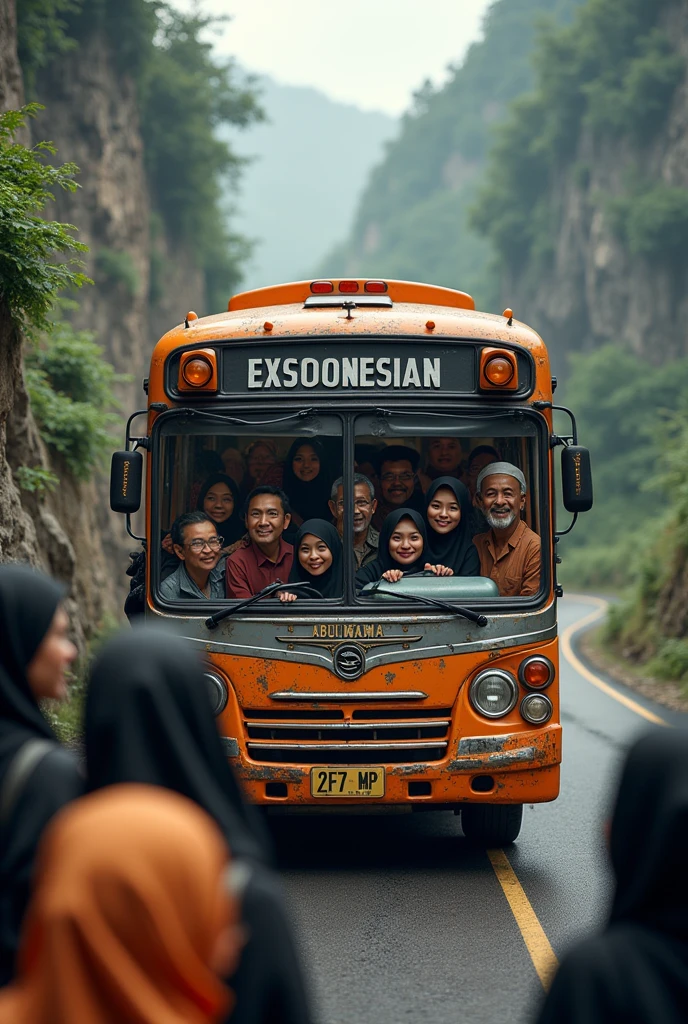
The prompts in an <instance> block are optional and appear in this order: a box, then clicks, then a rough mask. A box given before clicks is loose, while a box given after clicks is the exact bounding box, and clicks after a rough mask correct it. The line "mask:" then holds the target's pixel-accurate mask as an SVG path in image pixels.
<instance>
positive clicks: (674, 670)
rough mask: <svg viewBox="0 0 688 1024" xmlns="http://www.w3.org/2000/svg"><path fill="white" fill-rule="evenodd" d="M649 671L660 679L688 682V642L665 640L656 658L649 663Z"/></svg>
mask: <svg viewBox="0 0 688 1024" xmlns="http://www.w3.org/2000/svg"><path fill="white" fill-rule="evenodd" d="M647 669H648V671H649V672H650V673H651V674H652V675H654V676H658V678H659V679H673V680H676V681H677V682H683V683H685V682H688V640H684V639H679V638H677V637H670V638H669V639H667V640H664V641H663V642H662V643H661V644H660V647H659V650H658V651H657V654H656V655H655V656H654V658H651V659H650V660H649V661H648V663H647Z"/></svg>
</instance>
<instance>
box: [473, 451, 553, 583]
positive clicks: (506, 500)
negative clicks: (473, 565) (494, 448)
mask: <svg viewBox="0 0 688 1024" xmlns="http://www.w3.org/2000/svg"><path fill="white" fill-rule="evenodd" d="M476 492H477V495H478V504H479V507H480V508H481V510H482V512H483V515H484V516H485V519H486V521H487V525H488V526H489V527H490V529H489V530H488V532H487V533H481V534H478V535H477V536H476V537H474V538H473V543H474V544H475V546H476V548H477V549H478V554H479V555H480V574H481V576H488V577H489V578H490V579H492V580H494V581H495V583H496V584H497V587H498V589H499V593H500V595H501V596H502V597H530V596H531V595H532V594H536V593H537V592H538V590H539V589H540V568H541V560H542V552H541V544H540V538H539V537H538V535H537V534H536V533H534V532H533V531H532V530H531V529H529V528H528V527H527V526H526V524H525V523H524V522H523V520H522V519H521V512H522V511H523V509H524V507H525V503H526V478H525V477H524V475H523V473H522V472H521V470H520V469H518V467H517V466H514V465H512V464H511V463H510V462H493V463H492V464H491V465H489V466H486V467H485V469H483V470H482V472H481V473H480V475H479V476H478V481H477V484H476Z"/></svg>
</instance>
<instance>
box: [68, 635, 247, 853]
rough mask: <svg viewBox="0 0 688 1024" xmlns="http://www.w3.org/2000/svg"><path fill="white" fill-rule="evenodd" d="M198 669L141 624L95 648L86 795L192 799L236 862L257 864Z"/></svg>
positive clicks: (178, 647) (191, 658)
mask: <svg viewBox="0 0 688 1024" xmlns="http://www.w3.org/2000/svg"><path fill="white" fill-rule="evenodd" d="M208 686H209V679H208V677H207V675H206V666H205V665H204V664H203V662H202V661H201V659H200V657H199V656H198V654H197V653H196V651H194V650H193V649H192V648H191V646H190V644H189V642H188V641H185V640H182V639H181V638H180V637H176V636H172V635H170V634H169V633H167V632H166V631H163V630H160V629H154V628H152V627H150V626H141V627H137V628H136V629H132V630H124V631H122V632H121V633H119V634H118V635H117V636H115V637H113V638H112V639H111V640H108V642H107V643H106V644H104V645H103V647H102V648H101V650H100V652H99V653H98V656H97V657H96V659H95V661H94V664H93V668H92V670H91V678H90V681H89V686H88V692H87V695H86V710H85V716H84V743H85V748H86V774H87V777H88V786H89V789H91V790H95V789H102V788H103V787H105V786H112V785H117V784H118V783H122V782H140V783H144V784H146V785H155V786H162V787H165V788H167V789H172V790H175V791H176V792H177V793H180V794H181V795H182V796H186V797H188V798H189V799H190V800H194V801H195V802H196V803H197V804H199V805H200V806H201V807H202V808H204V810H206V811H207V812H208V813H209V814H210V815H211V817H212V818H214V819H215V821H216V822H217V824H218V825H219V826H220V828H221V829H222V831H223V833H224V835H225V837H226V839H227V842H228V844H229V845H230V847H231V849H232V851H233V852H234V854H235V855H236V856H238V857H247V858H254V859H258V860H261V859H265V850H264V847H263V841H262V835H261V831H260V822H259V821H258V820H257V817H256V815H255V814H254V813H253V811H252V808H250V807H247V806H246V803H245V801H244V799H243V795H242V793H241V789H240V787H239V783H238V782H237V779H236V777H235V775H234V772H233V770H232V768H231V766H230V764H229V762H228V760H227V756H226V754H225V751H224V749H223V746H222V740H221V739H220V734H219V731H218V728H217V724H216V721H215V717H214V715H213V710H212V705H211V699H210V694H209V692H208Z"/></svg>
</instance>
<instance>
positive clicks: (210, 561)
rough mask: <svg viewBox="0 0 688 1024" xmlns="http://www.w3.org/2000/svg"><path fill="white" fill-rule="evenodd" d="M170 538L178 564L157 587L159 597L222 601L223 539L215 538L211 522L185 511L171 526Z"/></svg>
mask: <svg viewBox="0 0 688 1024" xmlns="http://www.w3.org/2000/svg"><path fill="white" fill-rule="evenodd" d="M171 536H172V544H173V546H174V553H175V555H176V556H177V557H178V558H179V559H180V560H181V565H180V566H179V568H178V569H175V571H174V572H173V573H172V575H171V576H168V577H167V579H166V580H163V581H162V583H161V584H160V593H161V594H162V596H163V597H164V598H165V599H166V600H167V601H186V600H188V599H189V598H198V597H204V598H206V599H207V600H213V601H216V600H218V599H220V600H222V599H223V598H224V596H225V573H224V559H223V560H222V563H223V564H222V565H220V552H221V551H222V544H223V540H224V538H222V537H220V536H218V532H217V529H216V525H215V523H214V522H213V521H212V519H209V518H208V516H207V515H206V514H205V512H185V513H184V515H182V516H179V517H178V518H177V519H175V521H174V522H173V523H172V530H171Z"/></svg>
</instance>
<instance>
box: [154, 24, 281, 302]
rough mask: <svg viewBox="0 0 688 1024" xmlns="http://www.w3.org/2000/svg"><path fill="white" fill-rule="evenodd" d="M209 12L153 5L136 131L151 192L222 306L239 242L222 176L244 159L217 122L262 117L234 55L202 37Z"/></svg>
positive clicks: (232, 173) (242, 122)
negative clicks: (220, 52)
mask: <svg viewBox="0 0 688 1024" xmlns="http://www.w3.org/2000/svg"><path fill="white" fill-rule="evenodd" d="M213 20H214V19H212V18H208V17H203V16H201V15H199V14H198V13H192V14H191V15H182V14H180V13H178V12H176V11H174V10H173V9H172V8H170V7H168V6H160V7H159V22H158V25H159V30H158V35H157V37H156V45H155V47H153V48H152V49H151V52H150V54H149V59H148V63H147V66H146V69H145V72H144V76H143V84H142V90H141V92H142V105H141V130H142V133H143V138H144V143H145V158H146V166H147V169H148V177H149V181H150V187H151V193H152V194H153V196H154V197H155V202H156V206H157V209H158V211H159V213H160V214H161V216H162V218H163V221H164V223H165V225H166V228H167V232H168V234H169V235H170V236H171V238H172V240H173V242H174V243H175V244H183V245H185V246H186V247H187V248H190V249H191V251H192V252H193V254H194V257H195V259H196V260H197V262H198V263H199V265H200V266H201V267H202V268H203V270H204V271H205V275H206V283H207V290H208V292H209V295H210V296H212V301H213V302H219V304H220V306H221V308H222V307H224V306H226V303H227V299H228V297H229V294H230V292H231V287H232V284H233V282H235V281H236V280H237V277H238V265H239V263H240V262H241V260H242V259H243V258H244V257H245V255H246V247H245V242H244V241H243V240H242V239H239V238H237V237H236V236H235V235H234V234H233V233H232V232H231V231H230V229H229V226H228V218H227V215H226V212H225V211H224V210H223V209H222V202H221V196H222V192H223V187H222V183H223V179H224V180H227V179H229V180H230V181H232V182H234V183H236V181H237V179H238V175H239V172H240V170H241V167H242V166H243V160H241V159H240V158H239V157H237V156H236V155H235V154H234V152H233V151H232V148H231V146H230V145H229V144H228V143H227V142H225V141H223V140H221V139H220V138H218V136H217V133H216V129H217V128H218V127H219V126H220V125H222V124H232V125H237V126H240V127H244V126H246V125H248V124H250V123H251V122H252V121H255V120H258V119H260V117H261V112H260V109H259V107H258V105H257V102H256V98H255V96H254V94H253V92H252V91H251V89H250V88H249V87H248V85H247V84H239V83H238V81H237V79H238V75H237V71H236V68H235V65H234V62H233V61H231V60H225V61H221V60H218V59H217V58H216V57H214V56H213V54H212V52H211V44H210V43H207V42H204V41H203V39H202V38H201V37H202V35H203V33H204V32H205V30H206V29H207V28H208V26H209V25H211V24H212V23H213Z"/></svg>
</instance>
